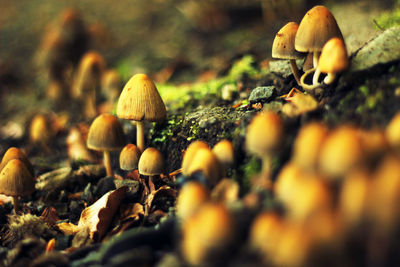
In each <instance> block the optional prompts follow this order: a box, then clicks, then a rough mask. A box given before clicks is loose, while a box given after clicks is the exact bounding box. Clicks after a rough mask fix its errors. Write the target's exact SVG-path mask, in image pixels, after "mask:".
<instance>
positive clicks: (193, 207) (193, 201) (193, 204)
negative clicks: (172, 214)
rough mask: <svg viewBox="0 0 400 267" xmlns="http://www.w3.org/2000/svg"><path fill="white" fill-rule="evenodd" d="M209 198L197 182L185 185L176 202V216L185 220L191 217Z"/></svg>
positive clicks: (205, 190)
mask: <svg viewBox="0 0 400 267" xmlns="http://www.w3.org/2000/svg"><path fill="white" fill-rule="evenodd" d="M208 198H209V193H208V192H207V189H206V188H205V187H204V186H203V185H202V184H201V183H199V182H188V183H186V184H185V185H184V186H183V187H182V189H181V191H180V192H179V195H178V198H177V200H176V215H177V217H178V218H180V219H182V220H185V219H187V218H189V217H190V216H191V215H193V214H194V213H195V212H196V211H197V210H198V208H199V207H201V205H202V204H203V203H205V202H206V201H207V200H208Z"/></svg>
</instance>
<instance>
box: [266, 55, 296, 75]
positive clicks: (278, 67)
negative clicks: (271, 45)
mask: <svg viewBox="0 0 400 267" xmlns="http://www.w3.org/2000/svg"><path fill="white" fill-rule="evenodd" d="M303 62H304V59H298V60H296V64H297V67H298V68H299V69H301V68H302V67H303ZM269 70H270V71H271V72H274V73H276V74H279V75H280V76H282V77H283V78H287V77H289V76H290V75H292V74H293V73H292V69H291V67H290V62H289V60H271V61H270V62H269Z"/></svg>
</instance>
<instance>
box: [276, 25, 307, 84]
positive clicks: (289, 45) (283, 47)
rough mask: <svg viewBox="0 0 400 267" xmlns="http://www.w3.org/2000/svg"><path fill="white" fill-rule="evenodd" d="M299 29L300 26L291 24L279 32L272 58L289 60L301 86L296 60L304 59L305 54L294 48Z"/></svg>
mask: <svg viewBox="0 0 400 267" xmlns="http://www.w3.org/2000/svg"><path fill="white" fill-rule="evenodd" d="M298 28H299V25H298V24H297V23H295V22H289V23H287V24H286V25H285V26H283V27H282V28H281V29H280V30H279V32H278V33H277V34H276V35H275V39H274V42H273V43H272V57H273V58H279V59H289V62H290V67H291V68H292V72H293V75H294V78H295V79H296V82H297V84H298V85H300V73H299V69H298V68H297V65H296V59H300V58H303V57H304V54H302V53H300V52H298V51H296V49H295V48H294V40H295V36H296V32H297V29H298Z"/></svg>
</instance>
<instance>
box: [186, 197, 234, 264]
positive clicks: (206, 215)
mask: <svg viewBox="0 0 400 267" xmlns="http://www.w3.org/2000/svg"><path fill="white" fill-rule="evenodd" d="M182 227H183V229H182V230H183V240H182V254H183V256H184V258H185V259H186V261H187V262H188V263H189V264H193V265H198V264H201V263H202V262H204V260H205V259H206V257H207V255H208V254H209V253H210V252H211V251H213V250H215V249H220V248H222V247H224V246H226V245H227V244H229V242H230V241H231V240H232V238H233V234H234V229H233V222H232V218H231V215H230V214H229V212H228V210H227V208H226V207H225V206H224V205H222V204H213V203H207V204H204V205H203V206H202V207H201V208H200V209H199V210H198V212H197V213H196V214H195V215H193V216H191V217H190V218H188V219H187V220H186V221H184V223H183V226H182Z"/></svg>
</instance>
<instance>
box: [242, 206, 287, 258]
mask: <svg viewBox="0 0 400 267" xmlns="http://www.w3.org/2000/svg"><path fill="white" fill-rule="evenodd" d="M283 229H284V222H283V220H282V218H280V217H279V216H278V215H277V214H275V213H272V212H264V213H260V214H259V215H258V216H257V217H256V218H255V219H254V222H253V223H252V225H251V230H250V243H251V246H252V247H253V248H255V249H257V250H259V251H260V252H262V253H264V254H265V257H266V258H267V257H270V256H271V255H273V254H274V253H275V249H276V247H277V246H276V244H277V243H278V241H279V238H280V236H281V235H282V230H283Z"/></svg>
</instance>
